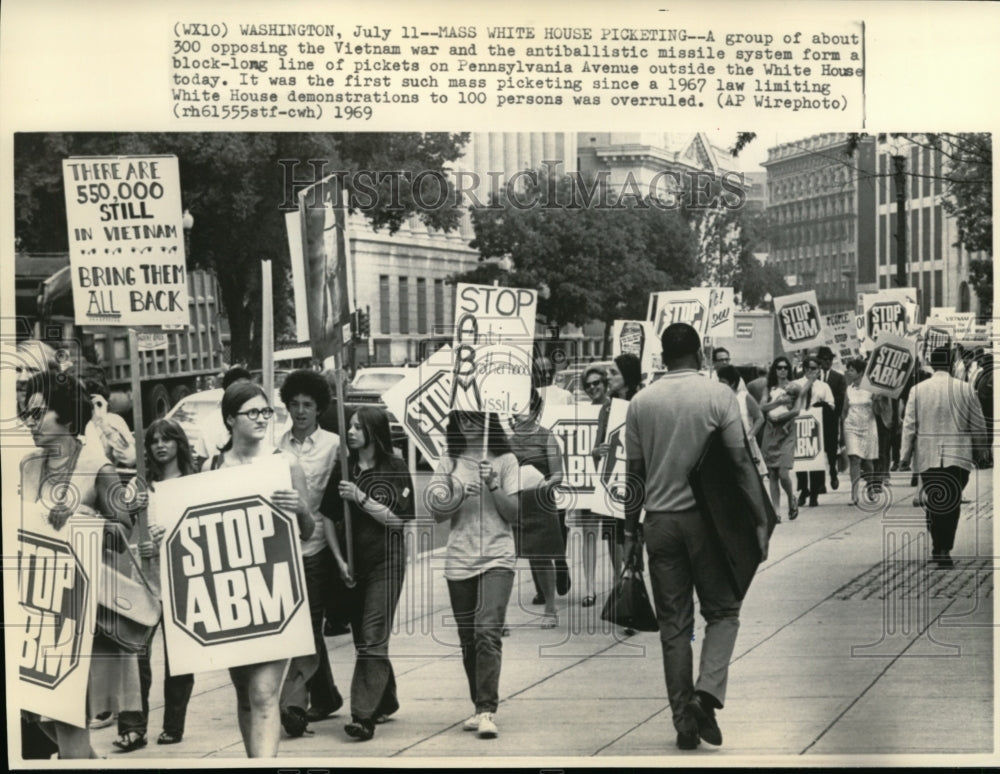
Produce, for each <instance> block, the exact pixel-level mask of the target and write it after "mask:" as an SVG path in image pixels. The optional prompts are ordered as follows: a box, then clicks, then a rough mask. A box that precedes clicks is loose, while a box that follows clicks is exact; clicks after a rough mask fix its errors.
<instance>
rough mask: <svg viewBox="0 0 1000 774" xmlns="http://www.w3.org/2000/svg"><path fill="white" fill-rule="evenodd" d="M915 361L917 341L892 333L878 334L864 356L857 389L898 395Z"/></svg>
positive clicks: (894, 396) (891, 395)
mask: <svg viewBox="0 0 1000 774" xmlns="http://www.w3.org/2000/svg"><path fill="white" fill-rule="evenodd" d="M916 362H917V341H916V339H914V338H904V337H903V336H897V335H895V334H892V333H881V334H879V339H878V342H877V343H876V344H875V348H874V349H873V350H872V354H871V357H870V358H868V365H867V367H866V368H865V373H864V376H863V377H862V378H861V389H862V390H868V392H871V393H873V394H875V395H885V396H887V397H890V398H898V397H899V395H900V393H901V392H902V391H903V388H904V387H905V386H906V382H907V380H908V379H909V378H910V374H912V373H913V368H914V366H915V365H916Z"/></svg>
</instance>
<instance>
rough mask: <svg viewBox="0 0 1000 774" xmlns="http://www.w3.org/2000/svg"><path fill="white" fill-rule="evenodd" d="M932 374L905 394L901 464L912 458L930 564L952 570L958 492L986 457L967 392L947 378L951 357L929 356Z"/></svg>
mask: <svg viewBox="0 0 1000 774" xmlns="http://www.w3.org/2000/svg"><path fill="white" fill-rule="evenodd" d="M930 365H931V367H932V368H933V369H934V375H933V376H931V377H930V378H929V379H926V380H924V381H922V382H920V383H919V384H917V385H915V386H914V387H913V388H912V389H911V390H910V399H909V400H908V401H907V402H906V416H905V418H904V420H903V448H902V461H903V463H904V464H906V465H908V464H909V462H910V458H911V457H913V456H915V457H916V459H915V461H914V469H915V470H917V471H919V472H920V485H921V490H922V491H923V493H924V496H923V498H922V500H923V506H924V511H925V512H926V513H927V530H928V531H929V532H930V534H931V561H932V562H933V563H934V564H936V565H937V566H938V567H939V568H947V567H953V566H954V564H955V563H954V561H953V560H952V558H951V550H952V548H953V547H954V545H955V532H956V531H957V529H958V519H959V516H960V514H961V510H962V490H964V489H965V485H966V484H968V483H969V471H971V470H972V468H973V465H974V464H979V465H983V464H985V462H986V459H987V458H988V455H989V447H988V446H987V441H986V420H985V419H984V418H983V410H982V407H981V406H980V405H979V400H978V399H977V398H976V393H975V391H974V390H973V389H972V387H971V386H970V385H968V384H966V383H965V382H963V381H961V380H959V379H956V378H954V377H953V376H950V375H949V371H950V369H951V352H950V350H949V348H948V347H938V348H937V349H935V350H934V351H933V352H932V353H931V357H930Z"/></svg>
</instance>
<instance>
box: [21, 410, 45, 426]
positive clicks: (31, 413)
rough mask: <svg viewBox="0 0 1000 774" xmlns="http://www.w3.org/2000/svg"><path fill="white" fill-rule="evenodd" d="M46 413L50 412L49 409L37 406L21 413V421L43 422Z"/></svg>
mask: <svg viewBox="0 0 1000 774" xmlns="http://www.w3.org/2000/svg"><path fill="white" fill-rule="evenodd" d="M46 411H48V409H47V408H46V407H45V406H35V407H34V408H30V409H24V410H23V411H22V412H21V421H22V422H32V423H34V422H41V421H42V417H44V416H45V412H46Z"/></svg>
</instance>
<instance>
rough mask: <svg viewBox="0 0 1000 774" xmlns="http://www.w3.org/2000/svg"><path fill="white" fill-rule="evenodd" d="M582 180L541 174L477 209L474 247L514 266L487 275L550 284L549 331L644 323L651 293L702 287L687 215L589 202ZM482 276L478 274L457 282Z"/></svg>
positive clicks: (606, 200)
mask: <svg viewBox="0 0 1000 774" xmlns="http://www.w3.org/2000/svg"><path fill="white" fill-rule="evenodd" d="M579 182H580V181H579V178H577V177H573V176H560V177H557V178H547V177H546V176H545V174H544V173H543V172H539V175H538V178H537V179H534V180H531V181H529V182H527V184H526V187H525V188H524V189H523V190H522V191H521V192H519V194H518V195H517V196H502V197H500V199H499V200H497V199H496V198H494V199H492V200H491V204H490V206H484V207H476V208H473V209H472V222H473V226H474V228H475V232H476V237H475V239H474V240H473V242H472V247H473V248H475V249H477V250H479V253H480V256H481V257H482V258H494V257H496V258H499V257H503V256H509V257H510V259H511V262H512V264H513V272H512V273H509V274H508V273H506V272H502V271H501V270H499V269H498V268H494V269H488V270H486V272H487V273H489V274H490V276H491V277H495V278H497V279H499V280H502V281H504V282H505V284H512V285H517V286H520V287H533V288H537V287H539V286H542V285H543V284H544V285H545V286H547V287H548V288H549V290H550V293H549V297H548V298H541V299H540V300H539V313H540V314H542V315H544V316H545V318H546V320H547V322H548V323H549V324H550V325H553V326H561V325H564V324H566V323H573V324H576V325H583V324H584V323H586V322H588V321H591V320H595V319H596V320H601V321H603V322H604V323H605V324H606V325H610V324H611V322H612V321H614V320H616V319H642V318H643V317H645V314H646V307H647V304H648V300H649V293H650V291H652V290H670V289H673V288H687V287H691V286H692V285H697V284H698V279H699V268H698V265H697V263H696V261H695V238H694V235H693V233H692V230H691V228H690V224H689V222H688V219H687V218H686V216H685V213H684V212H683V210H682V209H681V208H678V207H674V208H667V207H666V206H665V205H664V204H663V203H661V202H655V201H653V200H650V199H648V198H640V197H638V196H615V195H613V196H610V197H608V196H595V197H593V199H591V197H589V196H586V195H584V194H582V193H581V188H580V185H579ZM588 190H589V189H588ZM525 203H530V206H526V205H525ZM481 274H482V270H481V269H478V268H477V269H476V270H474V271H473V272H469V273H466V274H464V275H460V276H458V277H456V278H455V279H457V280H459V281H474V279H475V277H478V276H480V275H481Z"/></svg>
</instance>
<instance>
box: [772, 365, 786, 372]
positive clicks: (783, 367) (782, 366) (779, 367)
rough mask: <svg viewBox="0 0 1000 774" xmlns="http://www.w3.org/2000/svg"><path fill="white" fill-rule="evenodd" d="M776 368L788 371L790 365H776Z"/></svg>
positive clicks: (776, 369)
mask: <svg viewBox="0 0 1000 774" xmlns="http://www.w3.org/2000/svg"><path fill="white" fill-rule="evenodd" d="M774 370H775V371H787V370H788V366H786V365H779V366H775V367H774Z"/></svg>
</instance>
